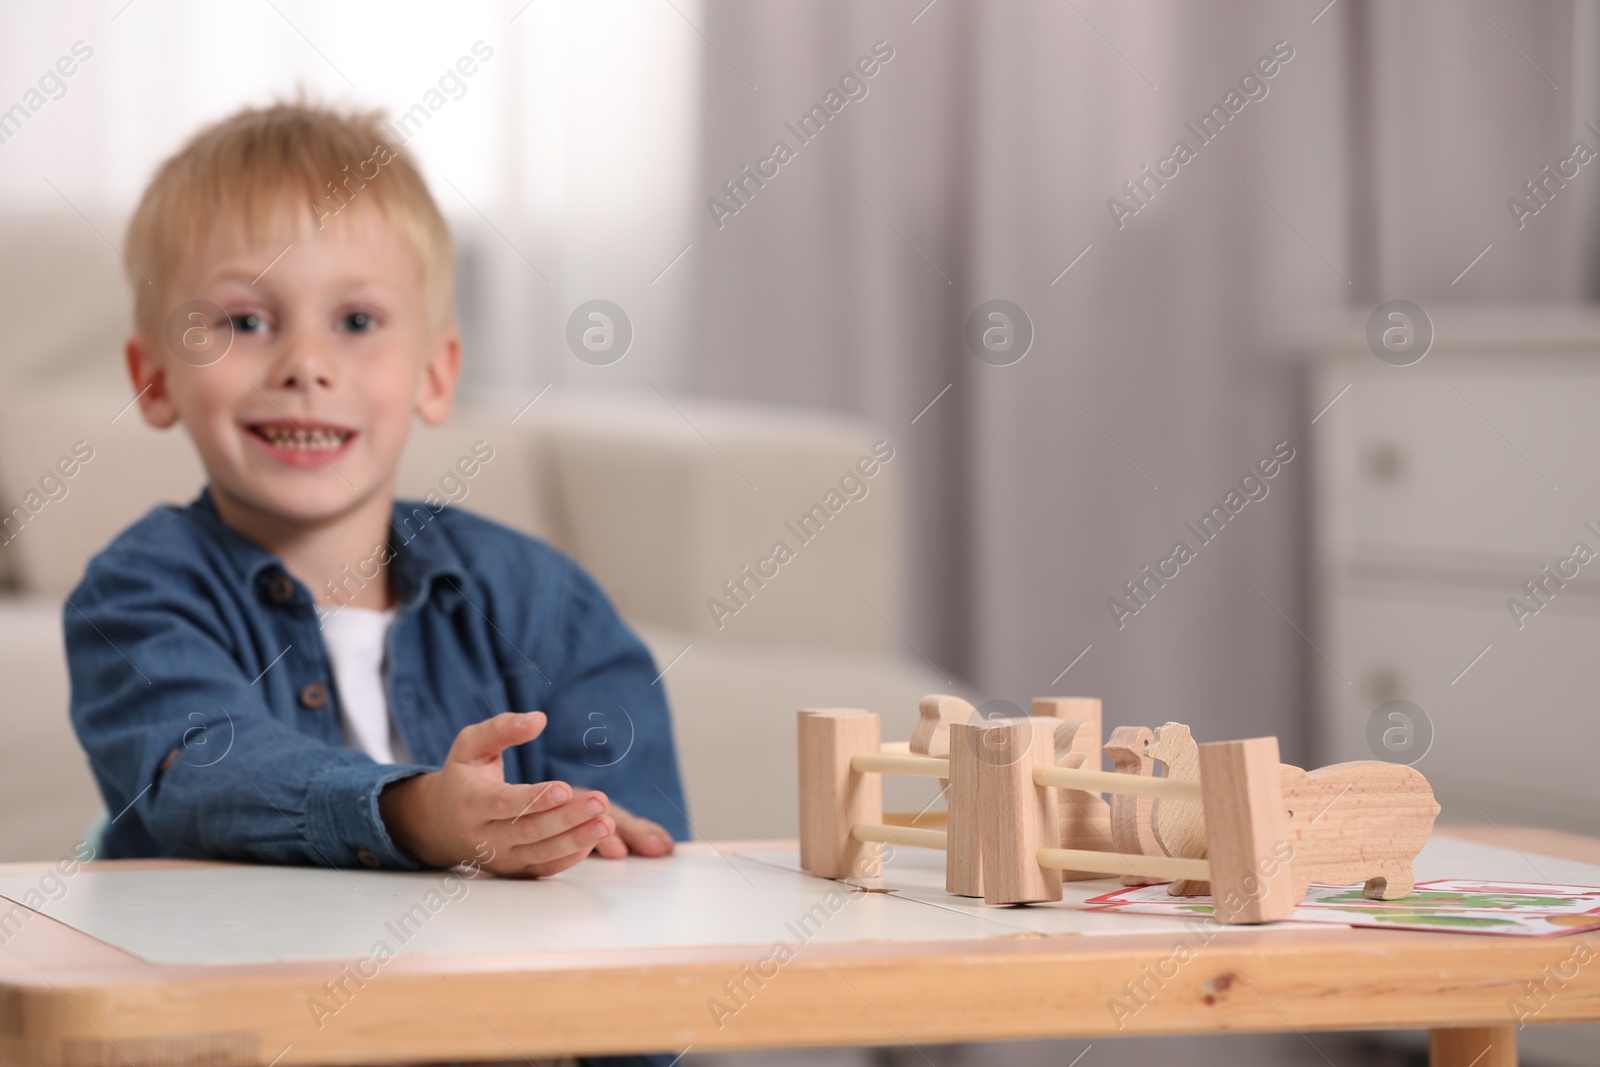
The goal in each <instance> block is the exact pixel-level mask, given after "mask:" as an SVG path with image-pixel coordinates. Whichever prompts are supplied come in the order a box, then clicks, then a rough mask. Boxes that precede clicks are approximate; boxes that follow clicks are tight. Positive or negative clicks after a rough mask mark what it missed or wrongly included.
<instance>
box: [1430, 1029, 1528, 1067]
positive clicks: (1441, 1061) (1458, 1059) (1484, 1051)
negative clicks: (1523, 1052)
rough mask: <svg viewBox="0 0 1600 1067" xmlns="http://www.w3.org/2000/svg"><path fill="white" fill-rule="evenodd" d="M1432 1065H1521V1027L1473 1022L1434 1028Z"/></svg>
mask: <svg viewBox="0 0 1600 1067" xmlns="http://www.w3.org/2000/svg"><path fill="white" fill-rule="evenodd" d="M1428 1067H1517V1028H1516V1027H1514V1026H1471V1027H1463V1028H1460V1029H1439V1030H1433V1031H1430V1032H1429V1034H1428Z"/></svg>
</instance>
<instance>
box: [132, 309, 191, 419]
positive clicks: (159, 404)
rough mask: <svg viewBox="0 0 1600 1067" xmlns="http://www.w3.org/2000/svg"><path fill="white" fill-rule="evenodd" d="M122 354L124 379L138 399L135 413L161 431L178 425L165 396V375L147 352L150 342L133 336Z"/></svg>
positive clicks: (174, 410)
mask: <svg viewBox="0 0 1600 1067" xmlns="http://www.w3.org/2000/svg"><path fill="white" fill-rule="evenodd" d="M123 354H124V356H125V357H126V358H127V361H128V378H129V380H130V381H131V382H132V384H133V391H134V394H135V395H136V396H137V397H138V398H139V413H140V414H141V415H143V416H144V421H145V422H148V423H149V424H150V425H151V426H154V427H155V428H156V429H158V430H165V429H166V428H167V427H169V426H171V425H172V424H173V423H175V422H177V421H178V409H177V406H176V405H174V404H173V402H172V396H171V394H170V393H168V392H167V372H166V369H165V368H163V367H162V366H161V360H160V358H159V357H158V356H157V355H156V352H155V350H154V349H153V348H151V346H150V339H149V338H148V337H146V336H145V335H144V334H142V333H135V334H134V335H133V336H131V337H129V338H128V343H127V346H126V347H125V348H124V349H123Z"/></svg>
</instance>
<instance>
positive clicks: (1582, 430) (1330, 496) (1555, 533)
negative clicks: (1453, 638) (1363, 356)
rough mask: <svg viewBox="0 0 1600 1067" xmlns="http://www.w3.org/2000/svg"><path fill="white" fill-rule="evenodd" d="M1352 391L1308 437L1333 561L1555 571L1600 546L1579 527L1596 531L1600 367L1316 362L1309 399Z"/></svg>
mask: <svg viewBox="0 0 1600 1067" xmlns="http://www.w3.org/2000/svg"><path fill="white" fill-rule="evenodd" d="M1368 364H1370V365H1368ZM1347 383H1348V384H1349V385H1350V390H1349V392H1348V393H1346V394H1345V395H1344V396H1343V397H1342V398H1341V399H1340V400H1339V401H1338V403H1336V404H1334V406H1333V407H1332V408H1330V409H1329V410H1328V411H1327V412H1326V414H1324V415H1323V416H1322V417H1321V418H1320V419H1319V420H1318V422H1317V424H1316V426H1315V428H1314V430H1313V432H1314V433H1315V434H1317V435H1318V436H1317V437H1316V439H1315V443H1316V446H1317V447H1316V451H1317V454H1318V474H1319V478H1320V483H1321V484H1320V490H1321V496H1320V500H1319V506H1320V516H1319V518H1320V520H1321V521H1322V523H1323V530H1322V534H1323V536H1324V538H1325V541H1324V544H1325V548H1326V551H1327V552H1329V553H1330V554H1331V555H1332V556H1334V557H1335V558H1349V557H1352V556H1366V557H1382V558H1387V559H1391V560H1392V559H1406V558H1414V559H1416V560H1417V561H1418V562H1420V563H1424V564H1425V563H1427V562H1428V561H1429V560H1430V559H1431V558H1432V557H1434V556H1436V555H1437V554H1438V553H1440V552H1443V553H1454V554H1456V555H1465V556H1468V557H1472V556H1475V555H1476V556H1482V557H1485V559H1486V564H1485V565H1486V566H1498V564H1497V563H1495V562H1494V560H1495V558H1496V557H1503V556H1506V555H1517V556H1525V557H1528V558H1532V559H1538V560H1541V561H1545V562H1549V561H1552V560H1553V559H1554V557H1555V554H1556V553H1558V552H1559V553H1561V554H1565V552H1566V551H1567V550H1569V549H1570V548H1571V546H1572V543H1573V542H1574V541H1576V540H1578V539H1580V538H1583V539H1586V540H1587V541H1588V542H1589V544H1590V546H1591V547H1593V548H1595V549H1597V550H1600V536H1597V535H1594V534H1591V533H1589V532H1588V531H1586V530H1585V529H1584V523H1585V522H1586V521H1593V522H1594V523H1595V525H1596V526H1597V527H1600V465H1597V464H1595V462H1594V457H1595V456H1596V455H1600V359H1596V360H1589V359H1581V358H1576V357H1570V356H1561V357H1547V356H1534V357H1528V358H1518V357H1517V356H1516V355H1515V354H1514V353H1507V354H1505V355H1504V356H1503V357H1488V356H1478V355H1473V356H1463V357H1456V358H1449V357H1441V358H1438V359H1437V360H1436V359H1435V356H1434V355H1430V356H1429V357H1428V358H1427V359H1426V360H1424V361H1423V362H1422V363H1420V364H1417V365H1415V366H1412V367H1403V368H1397V367H1389V366H1385V365H1384V364H1381V363H1378V362H1377V361H1376V360H1371V359H1369V360H1367V361H1365V362H1362V361H1359V360H1349V359H1339V360H1333V361H1331V362H1329V363H1326V364H1324V365H1323V367H1322V371H1321V374H1320V375H1319V381H1318V386H1317V389H1316V394H1317V397H1318V398H1321V397H1328V398H1331V397H1332V396H1334V395H1336V394H1337V393H1338V392H1339V390H1340V389H1342V388H1343V387H1344V386H1345V384H1347ZM1322 402H1324V403H1325V402H1326V401H1325V400H1324V401H1322ZM1480 647H1481V646H1480Z"/></svg>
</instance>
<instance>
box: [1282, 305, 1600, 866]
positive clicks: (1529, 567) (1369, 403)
mask: <svg viewBox="0 0 1600 1067" xmlns="http://www.w3.org/2000/svg"><path fill="white" fill-rule="evenodd" d="M1432 319H1433V322H1434V326H1435V333H1436V337H1435V340H1434V342H1433V346H1432V348H1431V349H1430V350H1429V352H1428V354H1427V356H1426V357H1425V358H1423V359H1422V360H1421V361H1420V362H1418V363H1416V364H1414V365H1412V366H1408V367H1396V366H1391V365H1389V364H1387V363H1384V362H1382V361H1380V360H1379V359H1378V358H1376V357H1375V356H1374V354H1373V353H1372V351H1370V350H1369V349H1368V347H1367V342H1366V338H1365V335H1364V333H1363V332H1361V331H1360V330H1359V329H1355V330H1351V331H1349V332H1348V333H1347V334H1342V335H1338V336H1336V337H1335V338H1334V339H1333V340H1332V341H1330V342H1329V343H1328V344H1327V345H1326V347H1325V350H1324V352H1323V354H1322V356H1321V358H1320V360H1319V363H1318V366H1317V372H1316V374H1315V375H1314V376H1313V386H1312V397H1311V404H1310V409H1311V413H1312V414H1316V413H1317V412H1318V411H1319V410H1320V409H1321V408H1322V406H1323V405H1324V404H1326V403H1328V401H1330V400H1332V399H1333V398H1334V397H1335V396H1338V395H1339V394H1340V393H1341V391H1342V390H1345V388H1346V386H1348V387H1349V388H1348V391H1345V392H1344V393H1343V395H1342V396H1339V399H1338V400H1337V401H1336V402H1334V403H1333V404H1332V406H1331V407H1329V408H1327V410H1326V411H1325V412H1323V413H1322V414H1321V415H1320V416H1319V417H1318V418H1317V421H1316V423H1315V424H1314V425H1313V427H1312V441H1313V445H1314V449H1313V453H1314V457H1315V459H1314V462H1315V464H1316V482H1317V491H1316V497H1315V507H1316V513H1315V518H1314V520H1313V523H1312V528H1313V530H1314V531H1315V534H1314V536H1315V540H1316V545H1315V552H1314V559H1315V573H1316V585H1317V590H1318V596H1317V598H1316V603H1317V605H1318V619H1317V630H1316V633H1314V634H1312V635H1311V636H1312V638H1313V640H1315V642H1316V644H1317V647H1318V649H1320V652H1321V653H1322V656H1325V657H1326V659H1323V658H1322V657H1321V656H1313V658H1312V662H1313V663H1314V664H1315V667H1316V669H1317V670H1318V672H1319V681H1318V684H1317V691H1318V693H1319V696H1320V700H1319V702H1318V703H1319V710H1318V715H1319V730H1318V735H1317V744H1318V756H1319V757H1320V759H1321V761H1322V762H1332V761H1336V760H1344V759H1364V758H1371V757H1372V756H1373V755H1374V752H1373V749H1372V747H1371V743H1370V742H1369V740H1368V724H1369V719H1370V718H1371V717H1372V715H1373V713H1374V711H1375V709H1377V708H1378V707H1379V706H1380V705H1382V704H1384V703H1385V702H1386V701H1388V700H1390V699H1396V698H1398V699H1404V700H1408V701H1411V702H1413V703H1414V704H1416V705H1417V706H1418V707H1420V708H1421V709H1422V712H1423V713H1424V715H1425V716H1426V720H1427V722H1428V723H1430V724H1431V727H1432V735H1433V736H1432V745H1431V749H1429V750H1428V752H1427V754H1426V755H1425V756H1424V757H1423V758H1422V759H1421V760H1420V761H1419V762H1417V763H1416V766H1417V767H1418V769H1419V770H1421V771H1423V772H1424V773H1425V774H1427V775H1428V777H1429V779H1430V781H1432V782H1433V785H1434V791H1435V793H1436V794H1437V796H1438V798H1439V802H1440V804H1441V805H1442V807H1443V809H1444V810H1443V815H1442V817H1441V818H1442V819H1443V820H1447V821H1456V822H1468V821H1475V822H1484V821H1488V822H1492V823H1525V824H1534V825H1545V826H1553V827H1560V828H1565V829H1572V830H1577V831H1583V832H1586V833H1591V834H1594V833H1600V315H1584V314H1578V313H1574V312H1572V311H1570V310H1563V311H1540V310H1536V309H1535V310H1528V309H1521V310H1509V311H1503V312H1497V311H1484V310H1474V311H1450V310H1437V311H1433V313H1432ZM1580 542H1581V543H1583V545H1585V546H1586V549H1587V550H1592V552H1593V553H1594V558H1593V559H1592V560H1590V561H1588V562H1587V563H1584V562H1582V560H1581V557H1582V556H1583V555H1584V553H1582V552H1580V553H1578V555H1577V556H1576V557H1575V556H1574V548H1575V546H1576V545H1578V544H1579V543H1580ZM1546 568H1549V569H1548V570H1546ZM1529 582H1536V583H1538V585H1537V586H1536V587H1535V590H1536V591H1537V592H1538V594H1539V595H1538V596H1537V597H1536V596H1534V595H1532V594H1531V593H1530V591H1529V589H1528V586H1527V584H1526V583H1529ZM1513 598H1515V599H1516V600H1518V601H1520V602H1521V603H1522V604H1523V605H1524V608H1523V609H1522V610H1520V611H1515V612H1514V611H1513V610H1512V608H1511V607H1510V606H1509V603H1508V602H1509V601H1511V600H1513ZM1419 736H1420V732H1419ZM1396 740H1403V737H1401V736H1400V735H1396ZM1412 752H1413V754H1414V752H1415V749H1413V750H1412ZM1530 877H1534V875H1533V874H1531V873H1530Z"/></svg>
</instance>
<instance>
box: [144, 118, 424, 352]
mask: <svg viewBox="0 0 1600 1067" xmlns="http://www.w3.org/2000/svg"><path fill="white" fill-rule="evenodd" d="M400 140H401V139H399V138H396V137H395V136H394V131H393V130H392V129H391V128H390V127H389V124H388V123H387V122H386V121H385V120H384V118H383V113H382V112H378V111H370V112H350V113H341V112H338V111H334V110H332V109H329V108H324V107H318V106H316V105H312V104H308V103H304V102H296V103H278V104H273V105H272V106H270V107H264V108H246V109H245V110H243V111H239V112H236V113H235V114H233V115H231V116H229V117H228V118H225V119H223V120H222V121H220V122H217V123H214V124H213V125H210V126H207V127H205V128H204V129H202V130H201V131H200V132H199V133H197V134H195V135H194V137H192V138H191V139H190V140H189V142H188V143H187V144H186V145H184V146H183V148H182V149H180V150H179V151H178V152H177V154H175V155H173V156H172V157H171V158H169V159H168V160H167V161H166V162H165V163H163V164H161V167H160V169H159V170H157V171H156V174H155V177H153V178H152V179H151V180H150V184H149V185H148V186H147V187H146V188H145V191H144V195H143V196H142V197H141V198H140V200H139V206H138V207H137V208H136V209H135V210H134V213H133V217H132V219H130V220H129V222H128V233H127V241H126V250H127V259H128V261H129V268H130V269H129V271H128V278H129V281H130V282H131V283H132V284H133V289H134V319H135V322H136V323H137V325H138V326H139V328H140V329H142V330H145V331H146V332H148V333H150V335H151V336H152V337H155V336H159V330H160V328H161V323H162V319H163V317H164V315H165V313H166V311H167V309H166V308H164V307H162V306H161V302H162V301H163V300H166V299H168V295H167V288H168V286H169V285H170V284H171V281H172V278H173V275H174V274H175V273H176V270H177V266H178V264H179V263H180V262H181V261H182V258H183V257H184V256H185V255H189V254H192V253H193V250H194V249H196V248H198V247H200V246H201V243H202V242H204V241H205V239H206V238H207V236H208V235H209V234H210V233H211V232H212V231H213V228H214V227H217V226H224V227H231V230H232V233H233V234H235V235H237V236H239V237H241V238H243V239H245V240H247V241H254V240H256V239H257V238H258V237H261V236H263V235H264V231H265V230H266V229H267V228H269V227H271V226H273V225H274V224H276V223H279V222H280V221H281V220H282V219H283V218H284V213H285V211H286V209H287V210H297V209H300V208H301V207H302V206H303V207H304V208H305V209H306V210H308V211H309V212H310V213H311V215H312V217H313V218H314V219H315V220H316V221H317V222H318V224H319V227H320V226H321V225H322V224H323V222H324V221H325V220H326V219H327V218H328V217H329V216H331V215H335V214H338V213H339V212H340V211H342V210H343V209H344V207H345V206H346V205H350V206H360V205H362V204H364V203H365V204H368V205H369V206H371V207H373V208H376V209H378V210H379V211H380V212H381V213H382V214H383V217H384V219H385V220H386V221H387V222H389V223H390V224H392V225H394V226H396V227H397V228H398V229H399V231H400V233H401V235H402V237H403V238H404V239H405V240H406V241H407V242H408V243H409V244H410V245H411V247H412V249H413V251H414V252H415V253H416V256H417V262H418V264H419V265H420V266H421V268H422V274H423V285H424V288H425V289H426V291H427V292H428V294H429V304H430V305H431V306H430V310H431V311H433V312H434V313H435V318H434V321H435V322H437V323H439V324H440V325H445V324H451V323H453V322H454V318H455V313H454V306H453V305H454V301H453V297H452V271H453V268H454V261H455V253H454V249H453V246H452V243H451V240H450V230H449V227H447V226H446V225H445V221H444V217H443V216H442V215H441V214H440V213H439V206H438V205H437V204H435V203H434V200H433V196H432V195H431V194H430V193H429V192H428V186H427V183H426V182H424V181H423V179H422V174H421V172H420V171H418V170H417V168H416V165H415V164H414V163H413V162H412V161H411V159H410V157H409V156H408V155H406V154H405V153H404V152H402V151H401V149H400V147H399V141H400ZM302 197H303V198H304V200H301V198H302ZM146 279H148V282H147V281H146Z"/></svg>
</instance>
